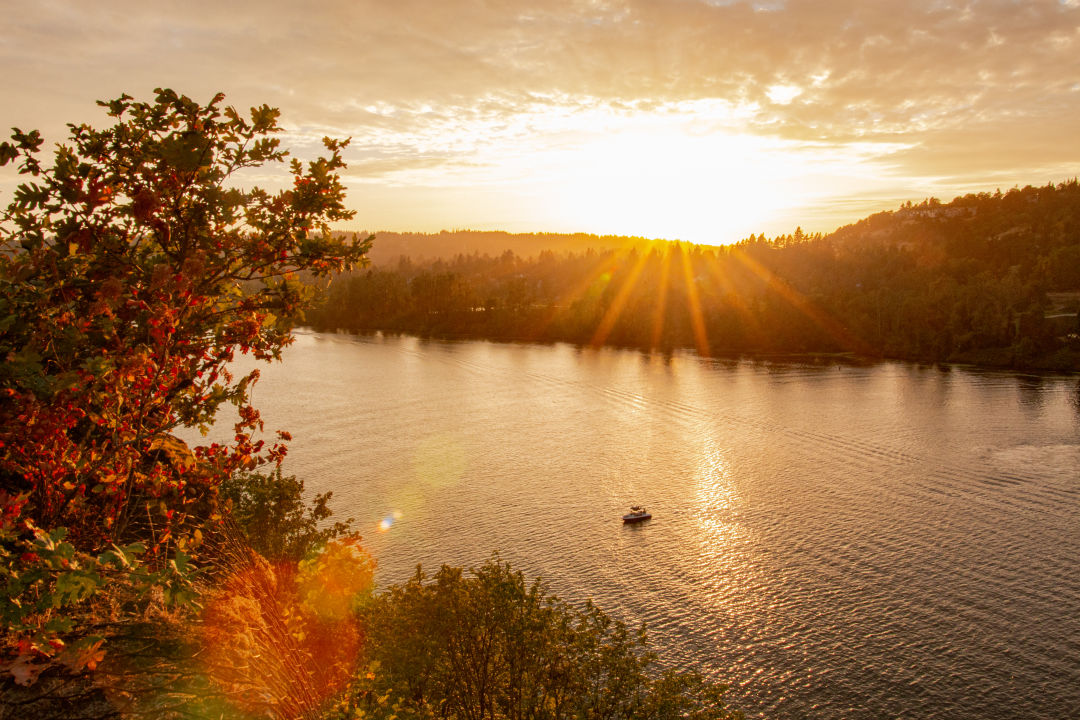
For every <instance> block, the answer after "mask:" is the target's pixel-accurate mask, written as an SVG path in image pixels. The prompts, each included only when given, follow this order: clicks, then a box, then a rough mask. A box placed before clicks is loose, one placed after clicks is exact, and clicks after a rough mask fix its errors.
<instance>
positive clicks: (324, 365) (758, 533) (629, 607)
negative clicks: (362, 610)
mask: <svg viewBox="0 0 1080 720" xmlns="http://www.w3.org/2000/svg"><path fill="white" fill-rule="evenodd" d="M1078 383H1080V380H1078V379H1077V378H1075V377H1062V376H1022V375H1015V374H1008V373H992V372H974V371H968V370H963V369H957V368H952V369H949V368H939V367H920V366H914V365H907V364H899V363H884V364H877V365H870V366H865V367H862V366H859V367H855V366H840V365H836V364H832V365H829V364H824V365H808V364H778V363H765V362H756V363H755V362H734V361H722V360H703V359H700V358H697V357H696V356H693V355H690V354H686V355H675V356H673V357H662V356H648V355H643V354H641V353H637V352H631V351H622V350H580V349H577V348H573V347H569V346H564V345H556V346H535V345H500V344H493V343H484V342H462V343H441V342H428V341H423V340H418V339H415V338H409V337H386V338H383V337H380V336H376V337H350V336H343V335H319V334H301V335H300V336H299V338H298V340H297V342H296V344H295V345H294V346H293V347H291V348H290V349H289V350H288V351H287V352H286V355H285V360H284V363H283V364H280V365H277V366H272V367H266V368H264V370H263V379H262V380H261V381H260V383H259V384H258V386H257V387H256V390H255V401H256V405H258V406H259V407H260V408H261V409H262V410H263V416H264V418H265V419H266V421H267V428H268V429H277V428H283V429H288V430H290V431H291V432H292V433H293V435H294V437H295V440H294V442H293V443H292V445H291V451H290V455H289V458H288V460H287V462H286V470H287V472H290V473H295V474H297V475H299V476H300V477H302V478H303V479H305V480H306V482H307V483H308V487H309V489H311V490H316V491H325V490H333V491H334V507H335V508H336V509H337V511H338V512H339V514H344V515H352V516H354V517H355V518H356V519H357V521H358V524H359V526H360V528H361V530H362V532H363V533H364V535H365V544H366V546H367V547H368V548H369V549H370V550H371V551H372V553H373V554H374V555H375V556H376V557H377V558H378V561H379V566H380V570H379V574H378V581H379V582H380V583H381V584H383V585H385V584H388V583H392V582H397V581H400V580H403V579H405V578H406V577H408V576H409V575H410V574H411V573H412V572H413V569H414V567H415V565H416V564H417V563H423V564H424V565H425V566H426V567H428V568H430V569H432V570H434V569H435V568H436V567H437V566H438V565H439V564H441V563H449V564H455V565H469V564H478V563H481V562H483V561H484V560H485V559H487V558H488V557H490V555H491V553H492V552H494V551H496V550H497V551H498V552H499V553H500V554H501V556H502V558H504V559H506V560H509V561H511V562H512V563H513V564H514V565H515V566H517V567H519V568H521V569H522V570H524V571H525V572H526V573H527V574H528V575H541V576H543V577H544V578H546V580H547V581H548V583H549V586H550V588H551V590H552V591H553V592H555V593H556V594H558V595H560V596H561V597H563V598H565V599H568V600H571V601H575V602H580V601H583V600H585V599H586V598H593V599H594V600H595V601H596V602H597V603H598V604H599V605H600V606H601V607H602V608H604V609H606V610H608V611H609V612H611V613H612V614H614V615H615V616H617V617H619V618H621V619H623V620H626V621H628V622H630V623H638V622H645V623H647V624H648V627H649V630H650V636H651V638H652V640H653V641H654V643H655V645H656V647H657V649H658V650H659V652H660V654H661V657H662V660H663V661H664V662H665V663H668V664H675V665H688V666H696V667H698V668H701V669H703V670H705V671H706V672H708V673H710V674H713V675H715V676H717V677H719V678H722V679H724V680H725V681H726V682H729V683H730V684H731V686H732V689H731V699H732V701H733V703H734V704H736V705H738V706H741V707H743V708H744V709H745V710H747V713H748V715H750V716H757V715H759V714H760V715H762V716H765V717H769V718H777V719H782V718H791V719H795V718H830V719H831V718H867V719H870V718H873V719H875V720H877V719H880V718H897V717H910V718H1014V717H1026V718H1068V717H1080V572H1078V569H1080V567H1078V566H1080V387H1078ZM636 503H643V504H645V505H647V506H648V507H649V509H650V510H651V511H652V512H653V514H654V519H653V520H652V521H651V522H649V523H645V524H643V525H641V526H628V527H624V526H623V525H622V524H621V522H620V520H619V516H620V515H621V514H622V513H623V512H624V511H625V508H626V507H627V506H628V505H630V504H636Z"/></svg>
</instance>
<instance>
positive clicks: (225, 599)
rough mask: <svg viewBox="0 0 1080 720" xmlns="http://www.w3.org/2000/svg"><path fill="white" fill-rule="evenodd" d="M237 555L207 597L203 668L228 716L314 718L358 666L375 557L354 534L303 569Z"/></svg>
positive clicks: (239, 549)
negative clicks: (360, 612) (361, 616)
mask: <svg viewBox="0 0 1080 720" xmlns="http://www.w3.org/2000/svg"><path fill="white" fill-rule="evenodd" d="M234 551H235V552H234V553H232V555H233V556H232V557H231V558H230V559H229V560H228V561H226V563H225V565H226V566H227V571H226V572H224V573H222V575H221V577H219V578H218V581H217V582H216V583H215V586H214V587H213V588H211V589H208V590H207V591H206V592H205V593H204V595H203V602H204V604H205V608H206V609H205V612H204V613H203V617H202V622H201V623H200V628H199V640H200V645H201V650H200V652H199V653H198V658H199V660H200V665H201V667H203V668H204V669H205V670H206V672H207V674H208V676H209V678H210V681H211V683H212V684H213V685H214V686H215V687H216V688H217V689H218V690H219V691H220V693H221V694H222V695H223V696H224V697H225V698H227V699H228V702H229V704H230V705H231V706H232V709H233V712H232V713H230V716H233V715H236V714H238V713H246V714H248V715H251V716H256V717H272V718H282V719H283V720H284V719H285V718H290V719H291V718H299V717H305V718H309V717H317V716H318V715H319V713H320V711H321V709H322V708H323V706H324V705H325V703H326V701H327V699H328V698H330V697H331V696H333V695H334V694H335V693H337V692H339V691H340V690H341V689H342V688H343V687H344V685H345V683H346V682H347V681H348V679H349V677H350V675H351V673H352V670H353V668H354V664H355V660H356V655H357V652H358V651H359V648H360V643H361V641H362V637H363V635H362V630H361V626H360V623H359V621H358V617H357V614H356V612H355V609H356V608H357V607H358V606H360V605H362V604H363V603H365V602H366V601H367V600H368V599H370V597H371V591H372V587H373V583H372V577H373V572H374V569H375V563H374V561H373V560H372V559H371V557H370V556H369V555H368V554H367V553H366V552H364V550H363V549H362V548H361V547H360V546H359V543H358V542H357V540H356V539H355V538H346V539H342V540H330V541H329V542H327V543H326V544H325V545H324V546H323V547H321V548H319V549H318V550H317V551H315V552H313V553H312V554H311V555H310V556H309V557H307V558H305V560H304V561H303V562H301V563H300V564H299V566H297V565H296V564H295V563H288V562H285V563H277V564H273V565H272V564H271V563H269V562H267V561H266V560H265V559H264V558H262V557H260V556H259V555H257V554H255V553H252V552H251V551H250V549H249V548H247V547H243V546H236V547H234Z"/></svg>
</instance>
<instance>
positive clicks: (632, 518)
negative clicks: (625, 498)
mask: <svg viewBox="0 0 1080 720" xmlns="http://www.w3.org/2000/svg"><path fill="white" fill-rule="evenodd" d="M651 519H652V513H650V512H649V511H648V510H646V509H645V508H643V507H639V506H637V505H635V506H633V507H632V508H630V512H628V513H627V514H625V515H623V516H622V521H623V522H624V523H637V522H642V521H644V520H651Z"/></svg>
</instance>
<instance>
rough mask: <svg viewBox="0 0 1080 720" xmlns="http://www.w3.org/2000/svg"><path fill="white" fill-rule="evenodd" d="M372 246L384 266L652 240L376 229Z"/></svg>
mask: <svg viewBox="0 0 1080 720" xmlns="http://www.w3.org/2000/svg"><path fill="white" fill-rule="evenodd" d="M373 234H374V235H375V244H374V246H373V247H372V250H371V253H370V254H369V257H370V258H371V262H372V264H373V265H378V266H386V265H391V264H394V263H397V262H398V260H399V259H400V258H403V257H404V258H408V259H410V260H412V261H414V262H424V261H429V260H436V259H451V258H453V257H454V256H456V255H472V254H474V253H475V254H479V255H490V256H492V257H495V256H497V255H502V254H503V253H504V252H506V251H507V250H510V251H511V252H513V253H514V254H515V255H517V256H518V257H519V258H526V259H527V258H532V257H536V256H537V255H539V254H540V253H542V252H544V251H551V252H556V253H563V252H584V251H585V250H619V249H623V248H629V247H644V246H646V245H648V244H650V243H651V242H652V241H650V240H647V239H645V238H640V237H624V236H620V235H591V234H588V233H508V232H502V231H497V230H496V231H491V230H443V231H442V232H438V233H401V232H389V231H385V230H380V231H378V232H375V233H373Z"/></svg>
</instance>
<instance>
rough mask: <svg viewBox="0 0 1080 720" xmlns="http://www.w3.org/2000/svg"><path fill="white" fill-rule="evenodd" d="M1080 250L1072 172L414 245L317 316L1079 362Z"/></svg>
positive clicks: (384, 324)
mask: <svg viewBox="0 0 1080 720" xmlns="http://www.w3.org/2000/svg"><path fill="white" fill-rule="evenodd" d="M377 242H378V240H377V239H376V243H377ZM1078 261H1080V186H1078V184H1077V182H1076V181H1075V180H1073V181H1069V182H1064V183H1061V184H1058V185H1056V186H1055V185H1048V186H1044V187H1038V188H1035V187H1026V188H1023V189H1013V190H1010V191H1008V192H1006V193H1001V192H997V193H993V194H991V193H982V194H978V195H967V196H964V197H961V198H957V199H956V200H954V201H953V202H951V203H948V204H943V203H940V202H939V201H937V200H935V199H930V200H927V201H924V202H922V203H920V204H912V203H906V204H905V205H903V206H901V207H900V208H899V209H898V210H896V211H893V212H885V213H879V214H877V215H873V216H871V217H868V218H866V219H864V220H862V221H860V222H858V223H855V224H853V225H850V226H846V227H843V228H841V229H839V230H837V231H836V232H834V233H831V234H829V235H820V234H813V235H810V234H805V233H803V232H802V230H801V229H799V230H796V232H795V233H793V234H790V235H782V236H777V237H773V238H766V237H765V236H764V235H758V236H752V237H749V238H746V239H745V240H743V241H741V242H739V243H736V244H734V245H731V246H724V247H708V246H694V245H689V244H685V243H666V242H654V243H652V244H651V245H644V246H643V245H642V244H641V242H640V239H637V241H636V242H634V243H631V244H630V245H629V247H628V248H627V249H625V250H602V251H596V250H586V251H581V252H559V253H555V252H550V251H544V252H540V253H539V254H538V255H536V256H533V257H528V258H522V257H519V256H517V255H516V254H515V253H514V252H513V251H512V250H507V251H505V252H503V253H502V254H500V255H497V256H490V255H480V254H477V253H473V254H470V255H464V254H459V255H457V256H455V257H453V258H450V259H441V260H435V261H425V262H412V261H410V260H409V259H408V258H402V259H400V260H399V261H398V262H397V263H396V264H390V265H382V266H376V267H371V268H366V269H363V270H360V271H357V272H354V273H351V274H348V275H346V276H343V277H340V278H337V279H335V281H334V282H333V283H332V284H330V285H329V286H324V287H323V288H322V289H321V291H320V292H321V296H320V298H319V301H318V303H317V304H316V305H315V306H314V307H313V308H311V309H309V310H308V311H307V314H306V322H307V323H309V324H310V325H312V326H314V327H315V328H318V329H335V330H348V331H372V330H383V331H396V332H409V333H419V334H425V335H440V336H468V337H484V338H492V339H507V340H510V339H514V340H531V341H566V342H573V343H580V344H613V345H621V346H629V347H636V348H641V349H644V350H671V349H674V348H696V349H697V350H698V351H699V352H701V353H703V354H739V353H855V354H858V355H864V356H873V357H888V358H903V359H912V360H931V361H960V362H974V363H981V364H993V365H1012V366H1017V367H1047V368H1059V369H1076V368H1080V345H1078V340H1077V337H1076V334H1077V332H1078V331H1080V327H1078V326H1077V321H1076V312H1077V310H1078V309H1080V262H1078ZM1048 316H1049V317H1048Z"/></svg>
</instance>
